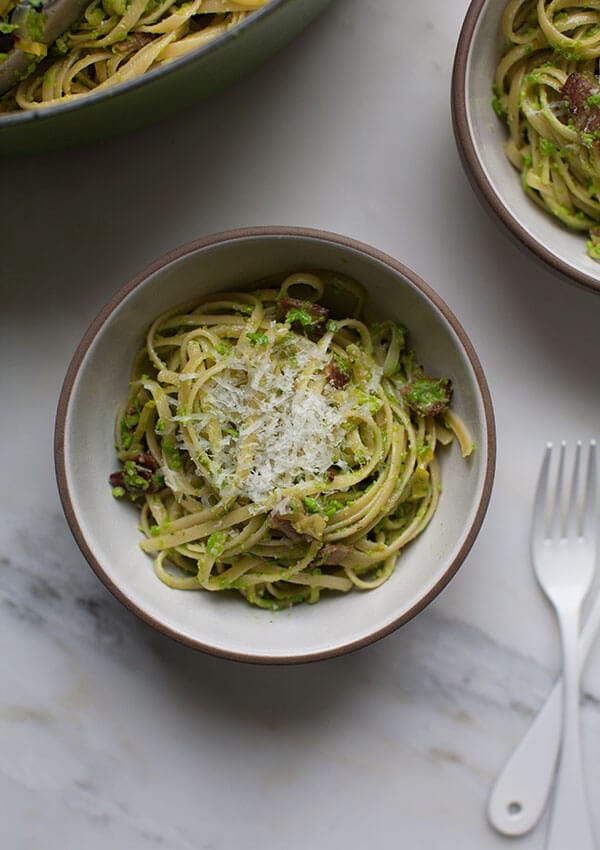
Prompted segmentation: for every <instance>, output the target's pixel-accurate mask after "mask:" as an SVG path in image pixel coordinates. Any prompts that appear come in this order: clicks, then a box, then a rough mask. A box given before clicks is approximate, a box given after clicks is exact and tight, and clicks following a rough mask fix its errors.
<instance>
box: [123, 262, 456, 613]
mask: <svg viewBox="0 0 600 850" xmlns="http://www.w3.org/2000/svg"><path fill="white" fill-rule="evenodd" d="M336 299H337V301H338V302H340V300H341V301H342V302H345V312H343V313H340V312H339V311H334V310H332V311H331V313H330V310H329V309H328V308H326V307H325V306H323V302H325V303H328V304H331V303H333V302H335V301H336ZM348 301H351V302H352V308H353V309H347V304H348ZM361 306H362V289H361V288H360V287H359V286H358V285H357V284H356V283H355V282H354V281H351V280H349V279H345V278H341V277H340V276H338V275H334V274H332V273H328V272H310V273H297V274H293V275H290V276H288V277H287V278H285V280H283V282H282V283H280V285H272V284H268V285H267V287H266V288H261V289H256V290H253V291H248V292H223V293H220V294H218V295H213V296H211V297H209V298H207V299H206V300H204V301H202V302H200V303H197V304H191V305H186V306H184V307H179V308H177V309H175V310H171V311H169V312H167V313H165V314H163V315H162V316H160V317H159V318H158V319H157V320H156V321H155V322H154V323H153V324H152V326H151V328H150V329H149V331H148V334H147V338H146V344H145V346H144V348H143V349H142V350H141V351H140V352H139V354H138V356H137V359H136V362H135V366H134V370H133V376H132V380H131V383H130V391H129V396H128V398H127V399H126V401H125V402H124V404H123V406H122V409H121V410H120V411H119V414H118V417H117V427H116V443H117V450H118V456H119V459H120V461H121V463H122V467H121V469H120V470H119V471H118V472H115V473H113V475H111V476H110V482H111V485H112V487H113V494H114V495H115V496H116V497H117V498H125V499H127V498H129V499H131V500H132V501H134V502H135V503H137V504H139V505H141V529H142V531H143V532H144V535H145V539H144V540H143V542H142V543H141V546H142V549H143V550H144V551H145V552H148V553H152V554H153V556H154V559H155V561H154V563H155V570H156V573H157V575H158V576H159V578H160V579H161V580H162V581H164V582H165V583H166V584H168V585H169V586H171V587H174V588H180V589H204V590H208V591H221V590H233V591H237V592H238V593H240V594H241V595H242V596H243V597H245V598H246V599H247V600H248V602H250V603H252V604H254V605H258V606H260V607H263V608H271V609H278V608H285V607H288V606H290V605H293V604H295V603H298V602H302V601H307V602H316V601H317V600H318V599H319V597H320V595H321V593H322V592H323V591H342V592H344V591H348V590H350V589H351V588H352V587H358V588H361V589H369V588H374V587H377V586H379V585H381V584H382V583H383V582H385V581H386V579H388V578H389V577H390V575H391V574H392V572H393V571H394V567H395V564H396V560H397V556H398V554H399V553H400V551H401V549H402V548H403V547H404V546H405V545H406V544H407V543H409V542H410V541H411V540H413V539H414V538H415V537H416V536H417V535H418V534H420V532H421V531H423V529H424V528H425V527H426V525H427V524H428V522H429V521H430V519H431V517H432V515H433V513H434V511H435V509H436V505H437V503H438V498H439V493H440V472H439V467H438V462H437V455H438V451H439V446H440V445H443V444H446V443H448V442H450V441H451V440H452V439H453V437H454V436H455V435H456V436H457V437H458V440H459V444H460V446H461V449H462V453H463V454H464V455H468V454H470V452H471V451H472V448H473V447H472V443H471V440H470V437H469V436H468V434H467V432H466V430H465V429H464V426H463V425H462V423H461V422H460V420H459V419H458V417H456V416H455V415H454V414H452V413H451V412H450V411H449V410H448V405H449V403H450V399H451V394H452V388H451V384H450V381H448V380H447V379H445V378H442V379H437V378H433V377H431V376H429V375H427V374H426V373H425V372H424V370H423V369H422V367H421V366H419V364H418V362H417V359H416V356H415V354H414V352H413V351H411V350H410V348H409V347H408V344H407V332H406V329H405V328H403V327H402V326H399V325H397V324H395V323H393V322H391V321H385V322H382V323H379V324H375V325H370V326H367V324H365V323H364V322H363V321H361V320H360V319H359V318H358V316H359V315H360V310H361ZM334 313H335V314H341V315H348V313H352V317H351V318H341V319H335V318H331V317H330V316H331V315H332V314H334Z"/></svg>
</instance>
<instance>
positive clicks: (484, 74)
mask: <svg viewBox="0 0 600 850" xmlns="http://www.w3.org/2000/svg"><path fill="white" fill-rule="evenodd" d="M505 5H506V2H505V0H473V2H472V3H471V5H470V7H469V11H468V12H467V16H466V18H465V21H464V24H463V27H462V30H461V34H460V38H459V40H458V45H457V49H456V55H455V60H454V72H453V77H452V117H453V122H454V133H455V137H456V142H457V145H458V150H459V153H460V155H461V158H462V161H463V165H464V167H465V170H466V172H467V175H468V177H469V178H470V180H471V183H472V185H473V186H474V188H475V189H476V191H477V193H478V194H479V195H480V196H481V197H482V198H483V199H484V201H485V203H487V204H488V205H489V207H490V208H491V209H492V210H493V211H494V213H496V215H497V216H498V218H499V219H500V220H501V221H502V222H503V224H504V225H506V227H507V228H508V230H509V232H510V233H511V234H512V235H513V236H514V237H515V238H516V239H517V240H518V241H519V243H520V244H522V245H524V246H526V247H527V248H529V249H530V250H531V251H533V253H534V254H535V255H536V256H537V257H539V258H540V259H541V260H543V261H545V262H546V263H548V264H549V265H550V266H552V267H553V268H554V269H555V270H556V271H558V272H560V273H561V274H562V275H564V276H565V277H566V278H567V280H569V282H572V283H576V284H579V285H580V286H584V287H586V288H587V289H591V290H593V291H595V292H600V264H599V263H598V262H597V261H595V260H592V259H591V258H590V257H588V255H587V253H586V244H585V243H586V236H585V234H584V233H575V232H573V231H570V230H568V228H566V227H564V226H562V225H561V224H560V222H558V221H557V220H556V219H554V218H553V217H552V216H551V215H550V214H549V213H546V212H545V211H544V210H542V209H540V208H539V207H538V206H537V205H536V204H535V203H534V202H533V201H532V200H531V199H530V198H528V197H527V195H526V194H525V192H524V191H523V189H522V188H521V181H520V178H519V173H518V172H517V171H516V170H515V168H513V166H512V165H511V164H510V162H509V161H508V160H507V159H506V156H505V155H504V149H503V147H504V142H505V140H506V136H507V133H506V128H505V126H504V124H503V123H502V122H501V121H500V120H499V119H498V118H497V116H496V115H495V113H494V110H493V109H492V83H493V81H494V75H495V71H496V66H497V64H498V60H499V58H500V56H501V54H502V46H503V38H502V35H501V32H500V20H501V18H502V13H503V11H504V7H505Z"/></svg>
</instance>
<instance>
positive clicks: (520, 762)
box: [488, 592, 600, 835]
mask: <svg viewBox="0 0 600 850" xmlns="http://www.w3.org/2000/svg"><path fill="white" fill-rule="evenodd" d="M599 630H600V592H599V593H597V594H596V598H595V599H594V604H593V606H592V608H591V610H590V613H589V615H588V617H587V619H586V621H585V624H584V626H583V629H582V631H581V637H580V638H579V667H580V672H581V670H582V669H583V665H584V663H585V660H586V658H587V656H588V655H589V652H590V649H591V648H592V646H593V643H594V638H595V637H596V634H597V632H598V631H599ZM562 699H563V685H562V675H561V676H559V677H558V679H557V680H556V682H555V683H554V687H553V688H552V691H551V692H550V696H549V697H548V699H547V700H546V702H545V704H544V706H543V708H542V709H541V711H540V712H539V714H538V715H537V716H536V718H535V719H534V721H533V723H532V724H531V726H530V727H529V729H528V730H527V733H526V734H525V735H524V737H523V738H522V739H521V742H520V743H519V745H518V747H517V748H516V750H515V751H514V753H513V754H512V756H511V757H510V759H509V760H508V761H507V762H506V764H505V765H504V767H503V768H502V771H501V773H500V775H499V776H498V778H497V780H496V782H495V784H494V787H493V788H492V792H491V794H490V799H489V803H488V817H489V819H490V823H491V824H492V826H493V827H494V828H495V829H497V830H498V832H501V833H502V834H503V835H524V834H525V833H527V832H529V831H530V830H531V829H533V827H534V826H535V825H536V823H537V822H538V821H539V819H540V817H541V814H542V812H543V810H544V806H545V805H546V800H547V799H548V796H549V794H550V789H551V787H552V780H553V779H554V766H555V764H556V759H557V757H558V750H559V746H560V731H561V724H562Z"/></svg>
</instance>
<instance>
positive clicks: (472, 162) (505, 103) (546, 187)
mask: <svg viewBox="0 0 600 850" xmlns="http://www.w3.org/2000/svg"><path fill="white" fill-rule="evenodd" d="M587 5H589V4H586V3H582V4H580V5H579V6H578V4H576V3H572V4H569V3H563V4H560V5H557V4H556V3H551V2H549V0H544V2H540V3H537V4H536V3H533V2H531V0H510V2H509V0H506V2H504V0H503V2H499V3H497V2H491V0H473V2H472V3H471V6H470V7H469V11H468V13H467V16H466V18H465V21H464V24H463V28H462V31H461V35H460V38H459V42H458V46H457V50H456V56H455V62H454V73H453V80H452V114H453V120H454V131H455V136H456V141H457V146H458V150H459V153H460V155H461V157H462V160H463V164H464V166H465V170H466V173H467V176H468V177H469V178H470V180H471V182H472V184H473V186H474V188H475V189H476V190H477V192H478V193H479V194H480V195H481V196H482V198H483V199H484V201H485V202H486V204H488V205H489V207H490V208H491V209H492V210H493V212H494V213H495V214H496V215H497V216H498V218H499V219H500V220H501V221H502V223H503V224H504V225H505V226H506V227H507V228H508V230H509V231H510V233H511V234H512V235H513V236H514V237H515V238H516V239H517V240H518V242H519V243H520V244H521V245H524V246H526V247H527V248H528V249H530V250H531V251H532V252H533V253H534V254H535V255H536V256H537V257H539V258H540V259H541V260H543V261H544V262H546V263H547V264H549V265H550V266H551V267H552V268H554V269H555V270H556V271H558V272H560V273H561V274H562V275H564V276H565V277H566V278H567V279H568V280H569V281H571V282H573V283H577V284H579V285H580V286H584V287H586V288H587V289H590V290H592V291H595V292H600V263H599V262H598V260H597V259H594V256H593V255H594V254H597V253H598V251H597V250H596V249H595V248H594V245H593V244H592V245H590V246H589V254H587V253H586V239H587V240H590V241H592V242H593V241H595V236H594V235H593V231H594V230H595V226H596V222H597V221H600V206H599V203H598V200H597V197H596V185H595V183H596V181H595V180H594V174H596V173H597V174H599V175H600V159H599V158H598V157H599V154H598V150H599V148H598V142H597V141H596V140H595V139H594V138H593V137H592V134H590V133H587V132H585V128H584V127H582V126H581V125H582V122H583V120H584V119H585V118H586V116H584V115H583V114H582V115H581V116H577V115H576V116H575V118H574V119H573V114H574V113H577V112H578V111H579V107H578V106H577V103H578V100H577V97H576V96H575V95H579V90H580V89H581V85H580V82H581V81H587V79H588V77H589V79H590V80H592V79H593V73H594V69H595V68H596V66H597V62H598V59H597V58H594V57H593V53H594V50H595V51H596V52H598V50H599V49H600V48H598V47H595V48H594V50H588V48H587V46H585V44H584V42H585V41H586V39H585V38H584V37H583V34H582V45H583V46H582V47H581V48H577V49H576V51H575V52H573V51H574V48H573V47H572V46H571V47H570V46H569V45H573V44H577V43H578V42H577V33H578V32H579V31H581V32H582V33H583V30H586V29H589V30H590V31H591V30H592V29H593V24H592V21H591V18H592V17H593V16H596V17H597V18H598V20H599V21H600V17H598V11H597V10H595V9H592V8H591V6H590V8H587V9H586V8H585V7H586V6H587ZM557 16H558V21H557V20H556V17H557ZM563 30H564V31H563ZM561 31H562V32H561ZM592 40H595V41H596V42H597V43H598V45H600V41H599V40H598V38H597V36H594V37H593V39H592ZM580 55H581V56H582V58H578V57H579V56H580ZM578 81H579V82H578ZM574 90H575V91H574ZM588 94H590V93H589V92H588V93H587V94H586V95H584V99H585V98H586V97H587V95H588ZM593 99H594V98H592V100H593ZM590 108H591V107H590ZM593 108H594V109H596V107H593ZM599 114H600V113H599ZM507 125H508V126H507ZM582 130H583V132H582ZM519 172H520V173H519ZM590 230H591V231H592V236H591V239H590V236H588V235H587V234H588V232H589V231H590ZM590 254H591V255H592V256H590Z"/></svg>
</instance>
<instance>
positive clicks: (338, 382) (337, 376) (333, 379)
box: [325, 359, 350, 390]
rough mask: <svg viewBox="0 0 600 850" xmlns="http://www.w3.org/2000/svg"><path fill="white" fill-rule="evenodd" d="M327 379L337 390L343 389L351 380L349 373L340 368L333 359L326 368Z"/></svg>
mask: <svg viewBox="0 0 600 850" xmlns="http://www.w3.org/2000/svg"><path fill="white" fill-rule="evenodd" d="M325 377H326V378H327V380H328V381H329V383H330V384H331V385H332V386H333V387H335V388H336V390H341V389H343V387H345V386H346V384H347V383H348V381H349V380H350V375H349V374H348V372H345V371H344V370H343V369H342V368H340V365H339V364H338V363H336V361H335V360H333V359H331V360H330V361H329V363H328V364H327V366H326V367H325Z"/></svg>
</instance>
